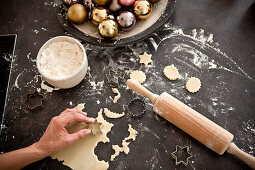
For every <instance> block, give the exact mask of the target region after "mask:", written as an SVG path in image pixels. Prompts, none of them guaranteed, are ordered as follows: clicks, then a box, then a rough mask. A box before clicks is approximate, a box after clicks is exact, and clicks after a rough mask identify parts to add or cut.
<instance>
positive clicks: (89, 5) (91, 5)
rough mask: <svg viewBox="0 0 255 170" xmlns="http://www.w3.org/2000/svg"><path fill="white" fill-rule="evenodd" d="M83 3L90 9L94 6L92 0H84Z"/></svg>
mask: <svg viewBox="0 0 255 170" xmlns="http://www.w3.org/2000/svg"><path fill="white" fill-rule="evenodd" d="M83 4H84V5H85V7H87V8H89V9H90V10H92V8H93V7H94V4H93V2H92V0H84V1H83Z"/></svg>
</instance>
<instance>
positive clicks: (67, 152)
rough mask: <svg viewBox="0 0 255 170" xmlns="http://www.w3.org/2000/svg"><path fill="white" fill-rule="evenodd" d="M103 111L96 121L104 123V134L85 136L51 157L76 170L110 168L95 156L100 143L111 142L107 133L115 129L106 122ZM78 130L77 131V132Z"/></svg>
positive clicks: (102, 169)
mask: <svg viewBox="0 0 255 170" xmlns="http://www.w3.org/2000/svg"><path fill="white" fill-rule="evenodd" d="M102 112H103V110H102V109H100V111H99V112H98V116H97V118H96V120H97V121H98V122H99V123H102V125H101V126H102V127H103V128H102V133H100V134H98V135H93V134H89V135H87V136H85V137H84V138H83V139H81V140H79V141H77V142H76V143H73V144H72V145H70V146H68V147H67V148H65V149H63V150H61V151H59V152H57V153H55V154H53V155H51V157H52V158H53V159H58V160H59V161H63V164H64V165H66V166H68V167H70V168H72V169H75V170H106V169H108V168H109V163H108V162H105V161H99V160H98V159H97V156H96V155H95V154H94V149H95V148H96V146H97V144H98V143H99V142H103V143H106V142H109V138H108V137H107V133H108V132H110V131H111V128H112V127H113V124H112V123H109V122H107V121H106V120H104V118H103V115H102ZM76 128H77V129H78V130H79V127H75V128H74V129H72V130H73V132H75V129H76ZM77 129H76V131H77Z"/></svg>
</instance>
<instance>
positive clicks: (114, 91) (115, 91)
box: [112, 88, 121, 103]
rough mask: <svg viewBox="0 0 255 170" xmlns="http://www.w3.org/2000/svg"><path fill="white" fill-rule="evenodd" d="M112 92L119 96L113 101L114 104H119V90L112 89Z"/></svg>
mask: <svg viewBox="0 0 255 170" xmlns="http://www.w3.org/2000/svg"><path fill="white" fill-rule="evenodd" d="M112 92H113V93H116V94H117V96H115V97H114V99H113V103H117V101H118V100H119V98H120V96H121V95H120V92H119V90H118V89H117V88H112Z"/></svg>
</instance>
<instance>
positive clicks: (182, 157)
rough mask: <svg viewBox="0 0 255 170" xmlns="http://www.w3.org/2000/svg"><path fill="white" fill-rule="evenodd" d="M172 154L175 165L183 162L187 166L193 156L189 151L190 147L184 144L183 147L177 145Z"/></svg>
mask: <svg viewBox="0 0 255 170" xmlns="http://www.w3.org/2000/svg"><path fill="white" fill-rule="evenodd" d="M171 156H172V157H173V158H174V159H175V165H179V164H180V163H182V164H183V165H185V166H187V165H188V163H189V159H190V158H191V157H192V156H193V155H192V154H191V153H190V152H189V147H188V146H184V147H181V146H179V145H176V147H175V151H174V152H172V153H171Z"/></svg>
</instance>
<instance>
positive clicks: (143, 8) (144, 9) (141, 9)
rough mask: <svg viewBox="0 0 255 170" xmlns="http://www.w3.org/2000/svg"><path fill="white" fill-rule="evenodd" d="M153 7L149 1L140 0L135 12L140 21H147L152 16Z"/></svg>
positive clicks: (135, 4) (135, 6) (136, 4)
mask: <svg viewBox="0 0 255 170" xmlns="http://www.w3.org/2000/svg"><path fill="white" fill-rule="evenodd" d="M151 11H152V6H151V4H150V2H149V1H147V0H139V1H135V3H134V12H135V14H136V16H137V18H138V19H146V18H148V17H149V16H150V14H151Z"/></svg>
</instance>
